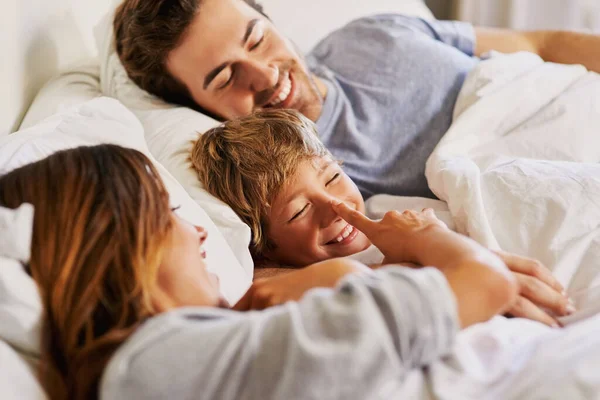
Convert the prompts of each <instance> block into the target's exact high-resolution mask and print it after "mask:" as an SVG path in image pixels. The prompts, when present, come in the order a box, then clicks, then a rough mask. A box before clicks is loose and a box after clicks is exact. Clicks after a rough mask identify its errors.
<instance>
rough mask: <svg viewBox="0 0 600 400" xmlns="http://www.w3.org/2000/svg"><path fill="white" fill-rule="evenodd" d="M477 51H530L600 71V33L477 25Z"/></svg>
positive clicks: (543, 56)
mask: <svg viewBox="0 0 600 400" xmlns="http://www.w3.org/2000/svg"><path fill="white" fill-rule="evenodd" d="M475 37H476V48H475V54H476V55H478V56H479V55H481V54H483V53H486V52H488V51H490V50H497V51H500V52H503V53H514V52H517V51H529V52H532V53H535V54H538V55H539V56H540V57H542V58H543V59H544V60H545V61H550V62H555V63H560V64H582V65H584V66H585V67H586V68H587V69H589V70H590V71H594V72H599V73H600V36H598V35H592V34H586V33H578V32H568V31H533V32H518V31H511V30H508V29H494V28H475Z"/></svg>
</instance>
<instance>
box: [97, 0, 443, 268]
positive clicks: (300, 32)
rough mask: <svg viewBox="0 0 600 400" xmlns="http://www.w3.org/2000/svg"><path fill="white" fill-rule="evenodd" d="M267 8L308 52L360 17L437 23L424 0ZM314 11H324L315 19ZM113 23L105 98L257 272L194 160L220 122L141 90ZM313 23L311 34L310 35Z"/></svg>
mask: <svg viewBox="0 0 600 400" xmlns="http://www.w3.org/2000/svg"><path fill="white" fill-rule="evenodd" d="M262 3H263V5H264V6H265V11H266V13H267V14H268V15H269V16H270V17H271V18H272V19H273V20H274V21H275V23H276V24H277V25H278V26H279V27H280V29H282V31H283V32H284V33H285V34H289V35H290V37H291V38H292V40H294V41H295V42H296V43H298V44H300V47H301V48H302V49H304V50H306V49H308V48H310V47H312V46H313V45H314V44H315V43H316V42H317V41H318V40H319V39H320V38H321V36H323V35H324V34H326V33H328V32H330V31H332V30H334V29H335V28H337V27H340V26H341V25H343V24H345V23H347V22H349V21H350V20H352V19H354V18H357V17H359V16H363V15H367V14H374V13H378V12H397V13H406V14H413V15H419V16H422V17H425V18H432V14H431V12H430V11H429V9H428V8H427V7H426V6H425V4H424V3H423V1H421V0H376V1H374V0H371V1H369V2H365V1H364V0H335V1H333V0H331V1H329V2H323V1H320V0H310V1H307V0H304V1H303V2H301V3H299V2H297V1H292V0H287V1H282V0H267V1H263V2H262ZM290 9H293V12H290ZM314 10H319V11H318V12H316V13H315V11H314ZM112 20H113V12H110V13H108V14H107V16H105V18H104V19H103V20H102V22H101V23H100V24H99V25H98V26H97V27H96V41H97V45H98V50H99V55H100V86H101V89H102V93H103V94H104V95H106V96H110V97H114V98H116V99H118V100H119V101H121V102H122V103H123V104H125V106H127V107H128V108H129V109H130V110H131V111H132V112H133V113H134V114H135V115H136V116H137V117H138V119H139V120H140V122H141V123H142V125H143V126H144V130H145V135H146V141H147V143H148V147H149V149H150V152H151V153H152V154H153V155H154V156H155V157H156V159H157V160H158V161H159V162H160V163H161V164H163V165H164V166H165V168H166V169H167V170H168V171H169V172H170V173H171V174H172V175H173V176H174V177H175V178H176V179H177V180H178V181H179V182H180V183H181V184H182V185H183V186H184V188H185V189H186V190H187V192H188V193H189V194H190V196H191V197H192V198H193V199H194V200H195V201H196V202H197V203H198V204H200V205H201V206H202V208H204V210H205V211H206V212H207V213H208V215H209V216H210V217H211V219H212V220H213V221H214V222H215V224H216V225H217V226H218V227H219V229H220V230H221V233H222V234H223V235H224V236H225V238H226V240H227V242H228V243H229V246H230V247H231V249H232V250H233V252H234V254H235V255H236V257H237V258H238V261H239V262H240V263H241V264H242V265H243V266H244V267H245V268H247V269H248V268H252V265H253V263H252V259H251V256H250V252H249V251H248V244H249V242H250V238H251V232H250V229H249V227H248V226H247V225H245V224H244V223H243V222H242V221H241V220H240V219H239V217H238V216H237V215H236V214H235V213H234V212H233V210H232V209H231V208H229V207H228V206H227V205H226V204H225V203H223V202H221V201H220V200H217V199H216V198H215V197H213V196H211V195H210V194H208V193H207V192H206V191H205V190H204V189H203V188H202V186H201V184H200V182H199V181H198V179H197V177H196V174H195V172H194V169H193V167H192V164H191V162H190V160H189V154H190V152H191V149H192V145H193V141H194V140H195V139H196V138H197V135H198V133H201V132H205V131H206V130H208V129H210V128H212V127H214V126H215V125H217V124H218V122H217V121H215V120H213V119H212V118H210V117H208V116H205V115H203V114H201V113H199V112H196V111H193V110H191V109H188V108H185V107H178V106H175V105H171V104H167V103H165V102H163V101H162V100H160V99H158V98H156V97H154V96H152V95H150V94H149V93H147V92H145V91H144V90H142V89H140V88H139V87H138V86H136V85H135V83H133V81H131V80H130V79H129V77H128V76H127V73H126V72H125V69H124V68H123V65H122V64H121V62H120V60H119V57H118V56H117V54H116V52H115V48H114V37H113V29H112ZM315 22H318V26H315ZM308 23H310V25H311V28H310V29H306V26H307V24H308Z"/></svg>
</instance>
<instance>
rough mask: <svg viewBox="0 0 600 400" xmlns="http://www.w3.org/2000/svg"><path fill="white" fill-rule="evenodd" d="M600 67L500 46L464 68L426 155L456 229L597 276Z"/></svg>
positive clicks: (584, 279)
mask: <svg viewBox="0 0 600 400" xmlns="http://www.w3.org/2000/svg"><path fill="white" fill-rule="evenodd" d="M598 162H600V75H598V74H595V73H591V72H587V71H586V70H585V68H583V67H581V66H564V65H557V64H551V63H544V62H543V61H542V60H541V59H540V58H539V57H537V56H535V55H533V54H529V53H519V54H514V55H506V56H504V55H498V56H497V57H494V58H492V59H490V60H487V61H484V62H482V63H481V64H480V65H479V66H478V67H477V68H476V69H475V70H474V71H473V72H472V73H471V74H470V75H469V77H468V78H467V81H466V83H465V86H464V87H463V89H462V91H461V94H460V96H459V99H458V102H457V105H456V110H455V119H454V123H453V125H452V126H451V128H450V130H449V132H448V133H447V134H446V135H445V136H444V138H443V139H442V141H441V142H440V143H439V145H438V146H437V148H436V149H435V151H434V153H433V154H432V156H431V157H430V159H429V160H428V163H427V169H426V175H427V179H428V182H429V185H430V187H431V188H432V190H433V191H434V193H435V194H436V195H437V196H438V197H440V198H441V199H443V200H445V201H446V202H447V203H448V207H449V210H450V213H451V215H452V217H453V219H454V222H455V223H456V227H457V230H458V231H459V232H462V233H465V234H468V235H469V236H471V237H472V238H474V239H476V240H477V241H479V242H480V243H482V244H484V245H486V246H488V247H492V248H502V249H504V250H506V251H509V252H513V253H516V254H522V255H527V256H530V257H534V258H537V259H539V260H540V261H542V262H543V263H544V264H545V265H547V266H548V267H549V268H550V269H551V270H552V271H553V273H554V275H555V276H556V277H557V278H558V279H559V281H561V283H562V284H563V285H564V286H565V287H567V288H568V292H569V293H574V292H577V291H579V290H581V289H585V288H588V287H591V286H597V285H600V261H599V260H600V164H598Z"/></svg>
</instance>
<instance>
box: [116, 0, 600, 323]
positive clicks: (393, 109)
mask: <svg viewBox="0 0 600 400" xmlns="http://www.w3.org/2000/svg"><path fill="white" fill-rule="evenodd" d="M114 26H115V35H116V42H117V43H116V45H117V51H118V53H119V56H120V58H121V61H122V62H123V64H124V66H125V69H126V70H127V72H128V74H129V76H130V77H131V78H132V79H133V80H134V81H135V82H136V83H137V84H138V85H139V86H141V87H142V88H143V89H145V90H147V91H149V92H151V93H154V94H156V95H158V96H160V97H163V98H164V99H165V100H167V101H171V102H175V103H179V104H182V105H186V106H189V107H192V108H196V109H199V110H201V111H203V112H205V113H208V114H210V115H213V116H215V117H217V118H221V119H231V118H235V117H240V116H245V115H249V114H251V113H252V112H253V111H256V110H261V109H267V108H292V109H295V110H298V111H300V112H301V113H303V114H304V115H305V116H307V117H308V118H310V119H311V120H313V121H315V122H316V124H317V128H318V130H319V134H320V138H321V140H322V141H323V143H324V144H325V145H326V147H327V148H328V149H329V150H330V151H331V153H332V154H333V156H334V157H335V158H337V159H341V160H343V161H344V170H345V171H346V173H347V174H348V175H349V176H350V178H352V180H353V181H354V182H355V183H356V184H357V186H358V187H359V189H360V191H361V193H362V194H363V196H364V197H365V198H368V197H369V196H371V195H372V194H375V193H389V194H395V195H411V196H428V197H433V194H432V193H431V192H430V190H429V189H428V186H427V182H426V179H425V176H424V168H425V162H426V160H427V158H428V157H429V155H430V154H431V152H432V151H433V148H434V147H435V146H436V144H437V143H438V142H439V140H440V138H441V137H442V136H443V134H444V133H445V132H446V130H447V129H448V127H449V126H450V124H451V122H452V112H453V108H454V104H455V102H456V98H457V96H458V92H459V91H460V89H461V86H462V83H463V81H464V79H465V76H466V75H467V73H468V72H469V71H470V70H471V69H472V68H473V67H474V66H475V65H476V64H477V62H478V59H477V58H475V57H473V56H478V55H480V54H483V53H485V52H487V51H489V50H491V49H496V50H499V51H503V52H513V51H518V50H529V51H532V52H535V53H538V54H540V55H541V56H542V57H543V58H544V59H546V60H548V61H554V62H562V63H582V64H584V65H586V66H587V67H588V68H589V69H591V70H595V71H600V39H599V38H598V37H595V36H591V35H583V34H576V33H567V32H530V33H517V32H510V31H503V30H490V29H481V28H473V27H472V26H471V25H469V24H467V23H461V22H442V21H431V22H426V21H423V20H421V19H418V18H410V17H405V16H400V15H384V16H377V17H369V18H363V19H360V20H357V21H355V22H353V23H351V24H349V25H347V26H346V27H344V28H342V29H340V30H338V31H337V32H334V33H332V34H331V35H329V36H328V37H327V38H325V39H324V40H323V41H322V42H321V43H320V44H319V45H318V46H317V47H316V48H315V49H314V50H313V51H312V52H311V54H309V55H308V56H307V57H306V59H304V58H303V57H302V55H301V54H299V52H298V51H297V50H296V49H295V47H294V45H293V44H292V43H291V42H290V41H289V40H288V39H287V38H285V37H283V36H282V35H281V34H279V32H278V31H277V28H276V27H275V26H274V25H273V24H272V23H271V22H270V21H269V19H268V18H267V17H266V16H265V14H263V12H262V8H261V7H260V6H259V5H258V4H257V3H255V2H254V1H253V0H170V1H166V0H154V1H139V0H125V2H124V3H123V5H122V6H121V7H120V8H119V10H118V11H117V14H116V16H115V23H114ZM532 265H533V267H532V271H533V270H535V271H543V268H538V266H537V264H532ZM533 275H535V274H533ZM527 290H528V291H530V292H531V293H533V294H535V296H536V300H535V301H534V302H535V304H536V305H541V306H542V307H545V308H548V307H550V308H552V307H551V305H553V304H556V303H558V302H563V301H564V299H563V297H562V296H561V295H560V293H556V294H554V295H547V294H545V293H543V292H542V291H540V290H539V283H538V282H537V281H535V280H532V281H531V282H530V285H523V287H522V291H527ZM555 290H556V288H555ZM516 307H517V308H519V307H520V308H521V311H520V312H517V313H515V314H517V315H523V316H530V317H531V316H533V315H535V314H536V313H537V314H539V313H543V311H542V310H541V309H540V308H538V307H536V306H534V304H533V303H527V304H517V305H516ZM534 319H535V318H534Z"/></svg>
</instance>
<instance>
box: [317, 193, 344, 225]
mask: <svg viewBox="0 0 600 400" xmlns="http://www.w3.org/2000/svg"><path fill="white" fill-rule="evenodd" d="M334 200H338V199H337V198H336V197H333V196H324V197H323V199H322V201H321V202H320V204H319V208H320V210H321V213H320V214H321V227H322V228H327V227H328V226H330V225H332V224H334V223H335V222H338V221H339V220H341V219H342V218H340V216H339V215H337V213H336V212H335V211H334V210H333V207H332V206H331V203H332V202H333V201H334ZM338 201H341V200H338Z"/></svg>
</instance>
